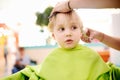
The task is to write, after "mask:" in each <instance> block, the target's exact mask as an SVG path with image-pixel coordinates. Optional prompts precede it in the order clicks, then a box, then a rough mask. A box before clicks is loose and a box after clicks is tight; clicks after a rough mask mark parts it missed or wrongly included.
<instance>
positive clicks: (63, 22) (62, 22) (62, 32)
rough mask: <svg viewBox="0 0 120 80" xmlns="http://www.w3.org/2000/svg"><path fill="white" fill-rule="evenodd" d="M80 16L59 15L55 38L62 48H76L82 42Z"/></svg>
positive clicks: (56, 22) (57, 16)
mask: <svg viewBox="0 0 120 80" xmlns="http://www.w3.org/2000/svg"><path fill="white" fill-rule="evenodd" d="M80 25H82V24H80V22H79V19H78V16H76V15H72V16H69V15H66V14H63V13H59V14H57V15H56V21H55V25H54V27H53V34H52V35H53V37H54V38H55V39H56V41H57V42H58V44H59V45H60V46H61V47H62V48H66V49H71V48H74V47H75V46H76V45H77V44H78V43H79V40H80V37H81V29H80Z"/></svg>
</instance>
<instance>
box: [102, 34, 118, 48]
mask: <svg viewBox="0 0 120 80" xmlns="http://www.w3.org/2000/svg"><path fill="white" fill-rule="evenodd" d="M101 42H102V43H104V44H106V45H107V46H109V47H112V48H114V49H117V50H120V38H116V37H111V36H109V35H106V34H104V38H103V40H102V41H101Z"/></svg>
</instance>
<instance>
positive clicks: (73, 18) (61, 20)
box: [55, 14, 79, 24]
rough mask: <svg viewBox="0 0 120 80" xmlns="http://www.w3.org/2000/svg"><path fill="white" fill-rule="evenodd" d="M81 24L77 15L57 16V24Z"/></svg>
mask: <svg viewBox="0 0 120 80" xmlns="http://www.w3.org/2000/svg"><path fill="white" fill-rule="evenodd" d="M65 23H69V24H79V17H78V16H77V15H67V14H58V15H57V16H56V20H55V24H65Z"/></svg>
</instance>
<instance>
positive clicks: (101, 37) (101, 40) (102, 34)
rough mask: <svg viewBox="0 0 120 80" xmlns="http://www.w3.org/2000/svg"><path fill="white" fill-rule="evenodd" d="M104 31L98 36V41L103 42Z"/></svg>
mask: <svg viewBox="0 0 120 80" xmlns="http://www.w3.org/2000/svg"><path fill="white" fill-rule="evenodd" d="M104 36H105V35H104V33H101V36H100V42H103V40H104Z"/></svg>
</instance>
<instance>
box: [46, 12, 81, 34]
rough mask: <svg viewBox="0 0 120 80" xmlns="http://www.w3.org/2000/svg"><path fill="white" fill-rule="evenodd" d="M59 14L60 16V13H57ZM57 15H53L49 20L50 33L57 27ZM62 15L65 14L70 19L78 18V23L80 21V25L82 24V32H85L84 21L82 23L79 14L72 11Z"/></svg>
mask: <svg viewBox="0 0 120 80" xmlns="http://www.w3.org/2000/svg"><path fill="white" fill-rule="evenodd" d="M57 14H60V13H57ZM57 14H56V15H53V16H52V17H51V18H50V20H49V24H48V30H49V31H50V32H52V30H53V27H54V26H55V22H56V16H57ZM62 14H65V15H66V16H68V17H74V16H76V17H77V19H78V20H77V21H79V23H80V24H79V26H80V29H81V31H83V24H82V21H81V19H80V17H79V16H78V14H77V13H76V12H75V11H74V10H72V11H70V12H67V13H62Z"/></svg>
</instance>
